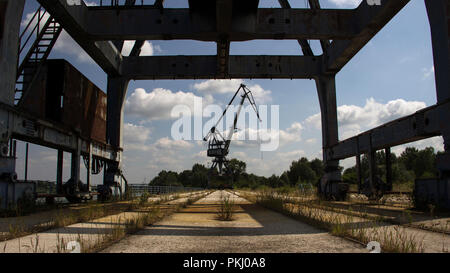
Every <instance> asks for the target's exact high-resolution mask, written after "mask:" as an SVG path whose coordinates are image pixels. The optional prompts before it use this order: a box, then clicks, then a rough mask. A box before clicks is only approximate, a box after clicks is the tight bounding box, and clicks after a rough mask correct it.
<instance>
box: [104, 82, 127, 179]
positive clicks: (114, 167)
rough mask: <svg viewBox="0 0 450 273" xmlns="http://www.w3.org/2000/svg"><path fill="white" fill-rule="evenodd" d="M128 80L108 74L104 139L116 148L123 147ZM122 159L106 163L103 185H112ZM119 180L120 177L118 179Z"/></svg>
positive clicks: (120, 166) (119, 170)
mask: <svg viewBox="0 0 450 273" xmlns="http://www.w3.org/2000/svg"><path fill="white" fill-rule="evenodd" d="M128 83H129V80H128V79H126V78H123V77H111V76H108V87H107V88H108V91H107V95H108V108H107V109H108V110H107V118H106V139H107V141H108V144H110V145H111V146H112V147H115V148H116V149H121V148H122V147H123V116H124V111H123V109H124V102H125V98H126V94H127V89H128ZM121 168H122V160H119V161H116V162H112V163H111V164H108V166H107V168H106V169H105V172H104V176H103V184H104V185H112V184H114V183H115V182H116V181H117V175H118V174H119V173H121ZM119 180H120V179H119Z"/></svg>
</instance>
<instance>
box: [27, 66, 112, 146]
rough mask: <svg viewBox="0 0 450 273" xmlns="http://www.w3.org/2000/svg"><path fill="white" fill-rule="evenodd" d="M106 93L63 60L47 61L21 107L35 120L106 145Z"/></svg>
mask: <svg viewBox="0 0 450 273" xmlns="http://www.w3.org/2000/svg"><path fill="white" fill-rule="evenodd" d="M106 104H107V99H106V94H105V93H104V92H103V91H102V90H100V88H98V87H97V86H96V85H95V84H93V83H92V82H91V81H90V80H89V79H87V78H86V77H85V76H84V75H83V74H81V73H80V72H79V71H78V70H77V69H76V68H75V67H73V66H72V65H71V64H70V63H68V62H66V61H64V60H49V61H47V63H46V64H45V66H44V68H43V69H42V70H41V72H40V74H39V75H38V79H37V81H36V82H35V84H34V85H33V86H32V87H31V89H30V92H27V96H26V97H24V98H23V101H22V103H21V108H22V109H23V110H24V111H26V112H28V113H30V114H33V115H34V116H35V117H36V118H39V119H44V120H48V121H51V122H52V123H55V124H57V125H58V126H59V125H60V126H61V127H62V128H64V129H66V130H70V131H75V132H76V133H78V134H79V135H80V136H81V137H83V138H84V139H87V140H90V139H92V140H95V141H98V142H100V143H106V109H107V108H106Z"/></svg>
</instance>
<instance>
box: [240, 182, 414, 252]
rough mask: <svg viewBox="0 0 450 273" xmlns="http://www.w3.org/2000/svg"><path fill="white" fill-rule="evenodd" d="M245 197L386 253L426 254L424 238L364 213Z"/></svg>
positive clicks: (275, 196)
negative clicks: (378, 244) (378, 245)
mask: <svg viewBox="0 0 450 273" xmlns="http://www.w3.org/2000/svg"><path fill="white" fill-rule="evenodd" d="M244 197H245V198H246V199H249V200H252V201H254V202H256V203H257V204H259V205H261V206H263V207H266V208H269V209H272V210H275V211H277V212H280V213H283V214H285V215H287V216H290V217H292V218H295V219H298V220H300V221H302V222H305V223H308V224H311V225H313V226H316V227H318V228H321V229H324V230H327V231H329V232H331V233H332V234H333V235H336V236H341V237H345V238H350V239H353V240H357V241H358V242H360V243H362V244H367V243H368V242H370V241H377V242H380V244H381V246H382V250H383V251H384V252H399V253H413V252H423V238H417V237H416V236H415V235H411V234H409V233H408V232H407V231H406V229H405V228H404V227H401V226H397V225H387V224H386V223H385V222H383V218H380V217H369V216H368V215H367V213H366V212H364V211H354V212H353V213H346V214H343V213H339V212H337V211H332V210H326V209H323V208H321V207H320V203H319V206H317V205H313V204H311V203H310V202H305V201H302V199H297V198H291V197H289V196H285V195H281V194H279V193H277V192H276V191H268V190H266V191H261V192H259V193H258V194H257V195H250V194H246V195H245V196H244ZM304 198H307V196H304Z"/></svg>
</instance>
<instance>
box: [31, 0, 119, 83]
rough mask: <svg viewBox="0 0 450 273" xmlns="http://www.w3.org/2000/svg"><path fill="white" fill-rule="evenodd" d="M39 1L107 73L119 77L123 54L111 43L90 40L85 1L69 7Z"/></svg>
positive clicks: (49, 0)
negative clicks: (86, 24) (87, 30)
mask: <svg viewBox="0 0 450 273" xmlns="http://www.w3.org/2000/svg"><path fill="white" fill-rule="evenodd" d="M38 1H39V3H40V4H41V5H42V6H43V7H44V8H45V9H46V10H47V11H48V12H49V13H50V14H51V15H52V16H53V17H55V19H56V21H57V22H58V23H60V24H61V25H62V26H63V28H64V29H65V30H66V31H67V32H68V33H69V34H70V36H72V38H73V39H74V40H75V41H76V42H77V43H78V44H79V45H80V46H81V47H82V48H83V49H84V50H85V51H86V52H87V53H88V54H89V56H91V58H92V59H93V60H94V61H95V62H96V63H97V64H98V65H99V66H100V67H101V68H102V69H103V70H104V71H105V72H106V73H108V74H110V75H119V66H120V62H121V61H122V54H121V53H120V52H119V51H118V50H117V48H116V47H115V46H114V44H113V43H112V42H110V41H97V42H94V41H92V40H90V39H89V37H88V35H87V32H86V31H85V30H86V29H85V25H84V22H85V19H86V18H85V16H86V15H87V14H89V10H88V7H87V6H86V4H85V3H84V1H81V2H80V3H81V5H69V3H68V1H66V0H38ZM98 20H99V18H97V23H99V21H98ZM117 40H125V39H117Z"/></svg>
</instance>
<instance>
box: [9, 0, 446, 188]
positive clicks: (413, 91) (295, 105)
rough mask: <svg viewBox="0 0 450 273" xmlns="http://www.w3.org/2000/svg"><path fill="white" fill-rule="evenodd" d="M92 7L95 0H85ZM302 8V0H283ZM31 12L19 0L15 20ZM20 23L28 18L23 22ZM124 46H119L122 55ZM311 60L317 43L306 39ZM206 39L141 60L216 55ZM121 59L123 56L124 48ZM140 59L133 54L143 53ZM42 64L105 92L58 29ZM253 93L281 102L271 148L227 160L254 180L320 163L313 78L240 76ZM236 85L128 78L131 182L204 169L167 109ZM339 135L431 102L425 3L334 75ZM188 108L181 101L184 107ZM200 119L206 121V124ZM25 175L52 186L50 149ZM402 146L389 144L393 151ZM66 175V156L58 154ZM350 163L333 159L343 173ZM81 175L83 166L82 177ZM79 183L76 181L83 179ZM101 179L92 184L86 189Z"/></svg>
mask: <svg viewBox="0 0 450 273" xmlns="http://www.w3.org/2000/svg"><path fill="white" fill-rule="evenodd" d="M90 2H99V1H90ZM291 2H292V6H293V7H297V8H301V7H304V2H305V1H291ZM359 2H360V1H358V0H322V1H321V4H322V6H323V7H324V8H353V7H356V6H357V5H358V3H359ZM166 3H167V7H186V6H187V1H181V0H167V1H166ZM260 6H261V7H279V5H278V1H275V0H274V1H269V0H263V1H260ZM36 7H37V3H36V2H35V0H27V4H26V9H25V13H24V21H26V18H27V15H28V16H29V14H30V13H32V12H34V10H35V9H36ZM28 18H29V17H28ZM132 45H133V42H127V43H126V45H125V48H126V49H125V50H127V49H128V50H129V49H130V48H131V47H132ZM311 45H312V47H313V49H314V51H315V52H316V53H318V54H320V46H319V43H318V42H317V41H314V42H311ZM215 52H216V46H215V44H214V43H204V42H196V41H148V42H147V43H146V45H145V47H144V49H143V53H142V54H145V55H215ZM123 53H126V52H123ZM142 54H141V55H142ZM231 54H233V55H245V54H247V55H258V54H263V55H272V54H273V55H300V54H301V49H300V46H299V45H298V43H297V42H296V41H250V42H240V43H232V45H231ZM50 58H65V59H67V60H68V61H69V62H70V63H71V64H72V65H74V66H75V67H77V68H78V69H79V70H80V71H81V72H82V73H83V74H84V75H86V76H87V77H88V78H89V79H90V80H91V81H93V82H94V83H95V84H96V85H97V86H98V87H100V88H101V89H102V90H105V91H106V74H105V73H104V72H103V71H102V70H101V69H100V68H99V67H98V66H97V65H96V64H95V63H93V61H92V60H91V59H90V58H89V57H88V56H87V55H86V54H85V53H84V52H83V51H82V50H81V49H80V48H79V47H78V46H77V45H76V44H75V43H74V42H73V40H71V38H70V37H69V36H68V35H67V34H65V33H63V34H62V36H61V37H60V39H59V41H58V43H57V45H56V47H55V48H54V50H53V52H52V54H51V55H50ZM244 82H245V83H246V84H247V85H248V86H249V87H250V89H251V90H252V91H253V92H254V93H257V96H256V97H257V102H259V103H260V104H261V103H262V104H267V105H269V106H270V105H279V106H280V108H279V109H280V126H279V129H280V135H281V139H280V147H279V149H278V150H276V151H274V152H264V153H263V154H261V152H260V151H259V148H258V147H255V146H254V145H233V144H232V146H231V150H230V153H231V156H232V157H236V158H238V159H241V160H244V161H246V162H247V165H248V171H250V172H254V173H256V174H259V175H266V176H267V175H271V174H273V173H275V174H280V173H281V172H283V171H284V170H286V169H288V168H289V165H290V163H291V162H292V160H296V159H298V158H300V157H302V156H305V157H308V158H309V159H313V158H316V157H317V158H321V141H322V140H321V131H320V114H319V112H320V109H319V103H318V98H317V93H316V88H315V83H314V81H312V80H251V81H250V80H245V81H244ZM239 83H240V81H238V80H233V81H230V80H228V81H217V82H213V81H186V80H176V81H131V82H130V85H129V89H128V94H127V102H126V107H125V132H124V142H125V143H124V146H125V147H124V148H125V153H124V156H125V160H124V173H125V175H126V176H127V178H128V180H129V181H131V182H132V183H141V182H143V181H144V180H146V181H148V180H149V179H151V178H153V177H154V176H155V175H156V174H157V173H158V172H159V171H161V170H162V169H170V170H174V171H181V170H183V169H188V168H190V167H191V166H192V165H193V164H194V163H196V162H199V163H203V164H208V162H209V161H210V160H209V159H208V158H207V157H206V156H205V153H206V151H205V149H206V146H205V145H204V143H201V142H197V141H177V140H174V139H172V137H171V126H172V124H173V122H174V121H175V120H174V119H172V118H171V117H170V111H171V109H172V106H174V105H176V104H179V103H180V101H183V102H186V101H189V100H190V99H192V98H194V97H202V98H204V101H209V102H214V103H216V104H219V105H222V104H224V103H227V102H228V101H229V99H230V98H231V96H232V93H233V92H234V91H235V90H237V88H238V87H239ZM336 83H337V102H338V106H339V109H338V115H339V125H340V127H339V130H340V132H339V133H340V139H345V138H347V137H350V136H352V135H354V134H356V133H359V132H362V131H365V130H367V129H370V128H372V127H374V126H376V125H380V124H382V123H384V122H386V121H389V120H392V119H396V118H399V117H401V116H404V115H408V114H411V113H413V112H415V111H417V110H419V109H421V108H424V107H426V106H430V105H432V104H434V103H435V102H436V94H435V83H434V73H433V61H432V49H431V37H430V30H429V25H428V20H427V15H426V10H425V5H424V1H421V0H412V1H411V2H410V3H409V4H408V5H407V6H406V7H405V8H404V9H403V10H402V11H401V12H400V14H398V16H397V17H396V18H394V20H392V21H391V22H390V23H389V24H388V25H387V26H386V27H385V28H384V29H383V30H382V31H381V32H380V33H379V34H378V35H377V36H375V37H374V39H372V40H371V41H370V42H369V44H368V45H367V46H366V47H365V48H364V49H363V50H361V51H360V52H359V54H358V55H356V56H355V57H354V58H353V59H352V60H351V61H350V62H349V63H348V64H347V66H346V67H345V68H344V69H343V70H342V71H341V72H340V73H339V74H338V75H337V78H336ZM188 104H189V103H188ZM205 121H206V120H205ZM413 145H414V146H417V147H419V148H423V147H426V146H433V147H435V148H436V149H438V150H442V146H443V145H442V139H441V138H440V137H438V138H433V139H429V140H425V141H421V142H418V143H413V144H411V145H409V146H413ZM30 149H31V150H30V169H29V179H35V180H55V176H56V151H55V150H52V149H47V148H42V147H37V146H35V145H32V146H31V148H30ZM403 149H404V146H400V147H395V148H394V152H396V153H400V152H401V151H402V150H403ZM65 159H66V160H65V169H64V175H65V179H66V180H67V179H68V178H69V162H70V160H69V155H68V154H66V155H65ZM23 161H24V144H23V143H19V146H18V160H17V172H18V175H19V178H23V165H24V164H23ZM353 164H354V159H348V160H345V161H343V162H342V165H343V166H345V167H348V166H350V165H353ZM84 174H85V171H84V168H83V171H82V175H84ZM82 177H84V176H82ZM101 180H102V178H101V177H100V176H96V177H95V178H94V183H98V182H100V181H101Z"/></svg>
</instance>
